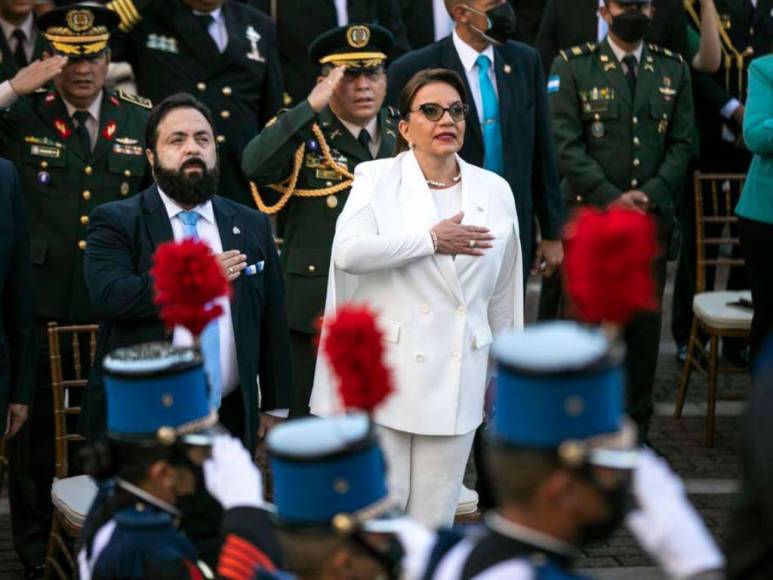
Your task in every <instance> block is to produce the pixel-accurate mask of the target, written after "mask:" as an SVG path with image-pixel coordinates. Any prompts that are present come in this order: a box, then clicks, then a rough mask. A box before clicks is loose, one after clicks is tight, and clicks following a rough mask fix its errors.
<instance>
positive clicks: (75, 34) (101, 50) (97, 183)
mask: <svg viewBox="0 0 773 580" xmlns="http://www.w3.org/2000/svg"><path fill="white" fill-rule="evenodd" d="M117 23H118V18H117V17H116V16H115V14H113V13H112V12H110V11H108V10H105V9H103V8H99V7H92V6H85V5H71V6H69V7H67V8H61V9H58V10H54V11H51V12H49V13H48V14H46V15H45V16H43V17H41V18H40V19H39V20H38V28H39V30H40V31H41V32H42V34H44V35H45V36H46V38H47V39H48V41H49V43H50V45H51V48H52V49H53V52H54V53H55V54H56V55H59V56H54V57H51V58H49V59H47V60H45V61H35V62H33V63H32V64H30V65H29V66H28V67H25V68H23V69H22V70H20V71H19V72H18V73H17V74H16V75H15V76H14V77H13V78H12V79H11V80H10V81H7V82H4V83H2V84H0V107H2V108H4V110H2V112H0V155H3V156H5V157H8V158H9V159H11V160H12V161H13V162H14V163H15V164H16V167H17V168H18V171H19V176H20V179H21V186H22V190H23V191H24V200H25V202H26V205H27V215H28V216H29V222H30V241H31V255H32V265H33V276H34V278H33V280H34V285H35V291H36V303H37V318H38V324H39V335H40V344H42V345H47V344H48V336H47V325H48V322H50V321H56V322H59V323H60V324H83V323H90V322H94V321H95V320H96V318H97V317H96V313H95V312H94V310H93V308H92V305H91V303H90V302H89V299H88V292H87V291H86V283H85V279H84V275H83V266H82V260H83V250H84V249H85V248H86V242H85V239H86V227H87V225H88V222H89V214H90V212H91V211H92V210H93V209H94V208H95V207H96V206H97V205H99V204H100V203H104V202H107V201H113V200H116V199H121V198H124V197H126V196H129V195H132V194H134V193H136V192H137V191H138V190H139V189H140V184H141V182H142V181H143V177H144V176H145V173H146V162H145V138H144V135H145V120H146V118H147V114H148V109H149V108H150V102H149V101H148V100H147V99H143V98H141V97H137V96H134V95H129V94H125V93H121V92H119V93H112V94H111V93H108V92H106V91H105V90H104V81H105V75H106V73H107V68H108V64H109V63H110V52H109V50H108V48H107V47H108V40H109V37H110V31H111V29H112V27H114V26H115V25H117ZM65 57H66V58H65ZM65 63H66V64H65ZM60 71H61V72H60ZM52 78H53V80H54V88H52V89H50V90H48V89H43V88H42V87H43V85H44V84H45V83H46V82H48V81H49V80H50V79H52ZM17 95H27V96H22V97H21V98H18V99H17ZM6 107H10V108H6ZM64 348H65V349H67V348H69V347H68V346H65V347H64ZM47 351H48V349H47V348H42V349H41V353H40V358H39V362H38V380H37V388H36V390H35V394H34V400H33V404H32V415H31V417H30V421H29V422H28V423H27V426H26V427H25V429H23V430H22V431H21V432H20V434H19V436H17V437H16V438H14V440H13V442H12V443H11V445H10V447H12V450H11V455H12V457H18V458H19V460H20V461H19V463H18V466H19V470H17V469H16V468H15V467H12V468H11V483H10V485H9V489H10V490H11V497H13V498H14V499H13V506H14V507H13V515H12V521H13V523H14V538H15V541H16V542H17V546H18V548H17V549H18V550H19V551H20V553H21V554H24V555H25V556H24V559H25V564H27V566H28V568H34V567H37V566H41V565H42V563H43V558H44V555H45V546H46V543H47V538H48V531H49V526H50V517H51V507H50V504H51V500H50V489H51V480H52V477H53V465H54V461H53V433H52V430H53V418H52V416H51V414H52V413H53V411H52V403H51V378H50V377H51V371H50V369H51V367H50V363H49V360H48V352H47ZM83 354H84V356H82V357H81V360H83V361H87V360H88V357H87V356H86V353H85V352H84V353H83ZM62 360H63V361H65V363H64V364H67V363H68V362H69V361H71V360H72V357H71V356H70V355H68V354H66V351H65V354H64V355H63V356H62ZM65 372H67V370H66V367H65ZM33 438H34V440H33ZM17 494H18V495H17Z"/></svg>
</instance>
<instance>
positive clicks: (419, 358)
mask: <svg viewBox="0 0 773 580" xmlns="http://www.w3.org/2000/svg"><path fill="white" fill-rule="evenodd" d="M425 360H427V359H426V357H425V356H424V355H423V354H421V353H420V352H417V353H416V362H424V361H425Z"/></svg>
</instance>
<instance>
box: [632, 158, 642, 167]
mask: <svg viewBox="0 0 773 580" xmlns="http://www.w3.org/2000/svg"><path fill="white" fill-rule="evenodd" d="M639 165H641V161H639V159H638V158H637V159H634V160H633V166H634V167H639Z"/></svg>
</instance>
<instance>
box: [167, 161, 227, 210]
mask: <svg viewBox="0 0 773 580" xmlns="http://www.w3.org/2000/svg"><path fill="white" fill-rule="evenodd" d="M189 167H198V168H199V169H200V170H201V173H195V172H194V173H185V170H186V169H187V168H189ZM153 176H154V177H155V178H156V183H157V184H158V186H159V187H160V188H161V190H162V191H163V192H164V193H165V194H166V195H168V196H169V197H170V198H172V199H173V200H174V201H176V202H177V203H179V204H180V205H181V206H183V207H196V206H197V205H201V204H202V203H206V202H207V201H209V200H210V199H211V198H212V196H213V195H215V193H217V185H218V181H219V179H220V172H219V171H218V168H217V165H216V166H215V167H213V168H212V169H207V165H206V164H205V163H204V161H203V160H202V159H199V158H198V157H192V158H190V159H186V160H185V161H184V162H183V164H182V165H181V166H180V169H178V170H174V169H168V168H166V167H164V166H163V165H161V163H160V162H159V163H157V164H156V166H155V167H154V168H153Z"/></svg>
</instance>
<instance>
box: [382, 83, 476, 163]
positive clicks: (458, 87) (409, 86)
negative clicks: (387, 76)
mask: <svg viewBox="0 0 773 580" xmlns="http://www.w3.org/2000/svg"><path fill="white" fill-rule="evenodd" d="M433 83H444V84H446V85H449V86H451V87H452V88H453V89H454V90H455V91H456V92H457V93H459V99H460V100H461V101H462V103H464V104H465V105H466V104H467V89H465V88H464V81H462V78H461V77H460V76H459V75H458V74H456V73H455V72H454V71H452V70H449V69H447V68H427V69H424V70H420V71H419V72H417V73H416V74H415V75H413V76H412V77H411V80H409V81H408V82H407V83H406V85H405V87H403V90H402V92H401V93H400V101H399V103H398V111H399V113H400V118H401V119H403V120H405V121H407V120H408V117H409V116H410V114H411V109H412V108H413V101H414V100H415V99H416V93H418V92H419V91H420V90H421V89H422V88H424V87H426V86H427V85H431V84H433ZM407 150H408V142H407V141H406V140H405V139H404V138H403V136H402V134H398V136H397V151H396V152H395V154H398V153H402V152H403V151H407Z"/></svg>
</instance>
